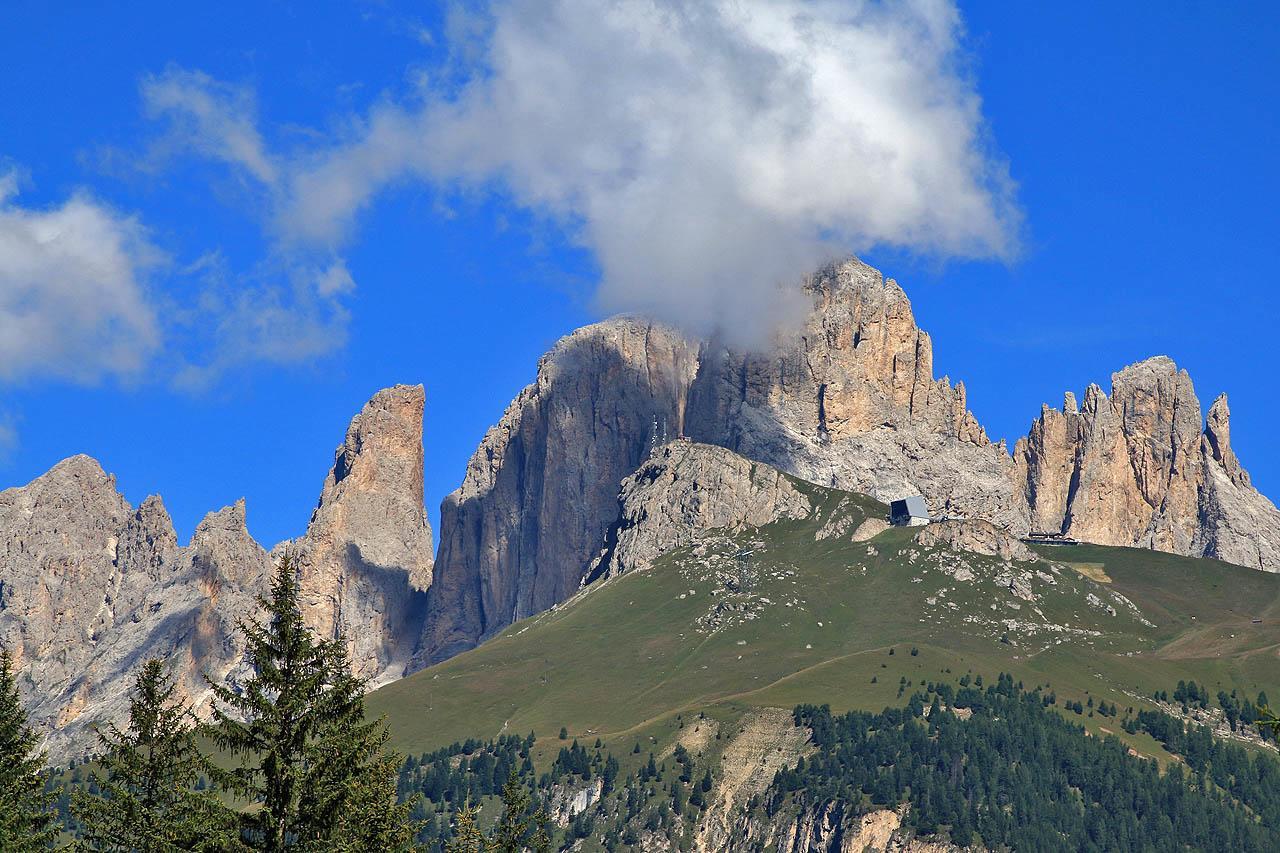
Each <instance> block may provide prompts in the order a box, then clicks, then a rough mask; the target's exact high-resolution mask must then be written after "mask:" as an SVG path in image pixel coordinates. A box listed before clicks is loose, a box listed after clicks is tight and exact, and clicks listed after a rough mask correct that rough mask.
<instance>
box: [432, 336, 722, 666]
mask: <svg viewBox="0 0 1280 853" xmlns="http://www.w3.org/2000/svg"><path fill="white" fill-rule="evenodd" d="M696 367H697V350H696V348H694V347H693V346H692V345H690V344H689V343H688V342H687V341H685V340H684V339H683V338H682V337H680V336H679V335H678V334H676V333H674V332H672V331H669V330H666V329H664V328H662V327H659V326H654V325H652V324H649V323H644V322H641V321H637V320H632V319H628V318H621V319H616V320H611V321H608V322H605V323H598V324H596V325H593V326H588V327H586V328H584V329H579V330H578V331H576V332H574V333H573V334H571V335H569V336H567V337H565V338H564V339H562V340H561V341H560V342H559V343H557V344H556V345H555V347H554V348H553V349H552V350H551V352H549V353H547V355H545V356H544V357H543V358H542V360H541V361H540V362H539V365H538V376H537V379H536V380H535V381H534V383H533V384H532V385H530V386H528V387H527V388H525V389H524V390H523V391H521V392H520V395H519V396H518V397H516V399H515V400H514V401H513V402H512V403H511V405H510V406H509V407H508V408H507V411H506V413H505V414H504V415H503V416H502V420H500V421H499V422H498V424H497V425H496V426H494V427H493V428H491V429H490V430H489V432H488V433H487V434H486V435H485V437H484V440H483V441H481V443H480V447H479V448H478V449H477V450H476V452H475V455H473V456H472V457H471V461H470V463H469V464H468V466H467V472H466V476H465V477H464V479H463V482H462V485H461V486H460V487H459V488H458V490H457V491H455V492H454V493H453V494H451V495H449V496H448V497H447V498H445V500H444V503H443V504H442V505H441V507H440V550H439V553H438V554H437V555H436V558H437V559H436V566H437V572H436V578H435V584H434V586H433V587H432V590H431V594H430V596H429V599H430V604H429V611H428V616H427V622H426V631H425V633H424V635H423V638H422V648H421V654H420V658H419V664H420V665H421V664H425V663H429V662H432V661H435V660H442V659H443V658H445V657H448V656H450V655H453V654H456V653H457V652H459V651H462V650H464V649H468V648H471V647H472V646H474V645H476V644H477V643H478V642H480V641H481V640H483V639H485V638H487V637H489V636H492V635H493V634H495V633H497V632H498V631H500V630H501V629H502V628H504V627H506V626H507V625H509V624H511V623H512V622H513V621H515V620H517V619H521V618H523V617H525V616H530V615H532V614H534V613H538V612H540V611H542V610H546V609H547V608H549V607H551V606H552V605H553V604H555V603H557V602H559V601H562V600H564V599H565V598H567V597H568V596H569V595H571V594H572V593H573V592H574V590H576V589H577V588H578V583H579V581H580V580H581V578H582V572H583V569H584V568H585V567H586V564H587V561H588V560H589V559H590V558H591V557H592V556H594V555H595V553H596V552H597V551H598V550H599V549H600V545H601V543H602V542H603V541H604V536H605V532H606V531H607V530H608V528H609V525H610V524H611V523H612V522H613V520H614V516H615V514H616V506H617V503H616V502H617V494H618V484H619V483H620V482H621V481H622V478H623V477H625V476H627V475H628V474H630V473H631V472H632V471H634V470H635V469H636V467H637V466H638V465H639V464H640V463H641V462H642V461H643V460H644V459H645V457H646V456H647V455H648V454H649V452H650V450H651V449H652V448H653V447H654V446H655V445H657V444H661V443H663V441H664V440H665V439H666V438H668V437H670V438H673V437H675V436H677V435H679V434H680V433H681V429H682V424H683V422H684V414H685V406H686V398H687V395H688V389H689V384H690V382H691V381H692V379H693V375H694V371H695V369H696Z"/></svg>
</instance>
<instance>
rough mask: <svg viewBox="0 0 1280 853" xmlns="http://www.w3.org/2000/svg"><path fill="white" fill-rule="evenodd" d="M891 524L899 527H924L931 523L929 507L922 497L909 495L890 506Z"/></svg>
mask: <svg viewBox="0 0 1280 853" xmlns="http://www.w3.org/2000/svg"><path fill="white" fill-rule="evenodd" d="M889 523H890V524H892V525H895V526H897V527H922V526H923V525H926V524H928V523H929V506H928V505H927V504H926V503H925V502H924V497H923V496H922V495H908V496H907V497H905V498H902V499H901V500H896V501H894V502H893V503H891V504H889Z"/></svg>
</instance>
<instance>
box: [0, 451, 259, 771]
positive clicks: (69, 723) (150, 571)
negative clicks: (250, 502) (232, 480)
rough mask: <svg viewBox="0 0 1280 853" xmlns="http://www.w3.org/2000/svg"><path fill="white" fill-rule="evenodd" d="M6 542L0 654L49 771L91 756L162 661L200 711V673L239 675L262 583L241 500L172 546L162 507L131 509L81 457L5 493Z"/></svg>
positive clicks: (0, 496)
mask: <svg viewBox="0 0 1280 853" xmlns="http://www.w3.org/2000/svg"><path fill="white" fill-rule="evenodd" d="M0 536H3V537H4V545H3V546H2V547H3V549H4V552H5V555H6V559H5V574H4V579H3V582H2V585H3V587H4V593H3V606H2V607H0V644H3V646H4V647H5V648H8V649H10V650H11V653H12V654H13V655H14V657H15V661H16V662H17V670H18V674H19V679H18V681H19V690H20V691H21V693H22V695H23V698H24V700H25V703H26V707H27V709H28V713H29V715H30V719H31V722H32V724H33V725H34V726H35V727H36V728H37V730H39V731H42V732H43V733H45V734H46V735H47V739H46V746H47V748H48V750H49V753H50V756H51V757H52V758H53V759H55V760H60V759H63V758H66V757H68V756H71V755H75V754H77V753H82V752H84V751H86V750H89V749H92V748H93V746H94V745H95V736H94V734H93V727H94V725H95V724H97V723H99V722H101V721H103V720H108V719H111V720H118V719H120V718H121V717H122V716H123V715H124V714H125V713H127V710H128V688H129V686H130V683H131V681H132V678H133V675H134V673H135V672H136V670H137V668H138V667H139V666H140V665H141V664H142V662H143V661H145V660H147V659H148V658H152V657H158V658H161V659H164V660H166V661H167V662H169V664H170V666H171V667H172V668H173V670H174V674H175V677H176V681H177V684H178V687H179V690H180V691H181V692H182V694H183V695H184V696H185V697H187V698H188V699H190V700H191V701H193V702H195V703H196V704H197V705H198V706H199V705H201V703H202V702H203V700H204V698H205V697H206V695H207V691H208V686H207V683H206V682H205V680H204V677H203V673H205V672H207V673H209V675H210V676H211V677H212V678H215V679H221V678H225V677H228V676H232V675H233V670H235V669H236V667H237V666H242V662H241V658H242V656H243V651H244V650H243V644H242V643H241V641H240V639H239V637H238V635H237V632H236V631H235V622H236V619H238V618H241V617H244V616H251V615H252V613H253V601H254V595H255V594H256V593H257V592H259V591H262V580H263V579H264V578H265V577H267V573H268V572H269V562H268V560H267V555H266V552H264V551H263V550H262V548H261V547H259V546H258V545H257V543H255V542H254V541H253V540H252V538H251V537H250V536H249V533H248V531H247V530H246V528H245V518H244V504H243V502H240V503H237V504H236V505H235V506H232V507H227V508H225V509H223V510H222V511H220V512H217V513H213V514H210V515H209V516H208V517H207V518H206V519H205V520H204V521H203V522H201V524H200V525H199V526H198V527H197V529H196V533H195V535H194V536H193V537H192V541H191V544H190V545H189V546H187V547H186V548H178V547H177V539H176V536H175V534H174V531H173V525H172V523H171V522H170V520H169V515H168V513H167V512H166V511H165V509H164V504H163V503H162V502H161V501H160V499H159V498H158V497H154V496H153V497H149V498H147V499H146V500H145V501H144V502H143V503H142V505H141V506H140V507H139V508H138V509H137V510H131V509H130V507H129V505H128V503H127V502H126V501H125V500H124V498H123V497H122V496H121V495H120V494H119V493H118V492H117V491H116V489H115V479H114V478H113V477H111V476H109V475H107V474H106V473H105V472H103V470H102V468H101V466H100V465H98V463H97V462H96V461H94V460H93V459H90V458H89V457H87V456H77V457H72V458H71V459H68V460H65V461H64V462H61V463H59V464H58V465H56V466H54V467H53V468H52V469H51V470H50V471H49V472H48V473H47V474H45V475H43V476H41V477H39V478H37V479H36V480H34V481H33V482H32V483H30V484H29V485H27V486H25V487H22V488H17V489H9V490H7V491H5V492H3V493H0Z"/></svg>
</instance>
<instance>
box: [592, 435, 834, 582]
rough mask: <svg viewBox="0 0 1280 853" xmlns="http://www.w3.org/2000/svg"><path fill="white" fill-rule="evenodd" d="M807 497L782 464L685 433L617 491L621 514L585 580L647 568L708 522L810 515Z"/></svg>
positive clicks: (713, 525)
mask: <svg viewBox="0 0 1280 853" xmlns="http://www.w3.org/2000/svg"><path fill="white" fill-rule="evenodd" d="M811 510H812V507H811V505H810V503H809V499H808V498H807V497H805V496H804V494H803V493H802V492H800V490H799V489H797V488H796V487H795V485H794V484H793V483H792V482H791V481H790V480H789V479H787V477H786V476H785V475H783V474H782V473H781V472H780V471H778V470H777V469H776V468H772V467H770V466H768V465H765V464H762V463H759V462H752V461H751V460H749V459H744V458H743V457H741V456H739V455H737V454H736V453H733V452H732V451H729V450H726V449H724V448H722V447H714V446H712V445H709V444H696V443H694V442H691V441H688V440H685V439H680V440H677V441H673V442H671V443H670V444H666V445H664V446H662V447H661V448H659V449H658V450H656V451H655V452H654V454H653V456H651V457H650V458H649V459H648V460H646V461H645V462H644V463H643V464H642V465H641V466H640V468H639V469H638V470H637V471H636V472H635V473H634V474H632V475H631V476H629V477H627V478H626V479H625V480H623V481H622V488H621V490H620V491H619V493H618V520H617V522H615V524H614V526H613V528H612V529H611V530H610V532H609V536H608V541H607V545H606V547H605V549H604V550H603V551H602V552H601V554H600V556H599V557H597V558H596V559H595V561H593V563H592V565H591V567H590V569H589V570H588V573H587V575H586V577H585V578H584V582H587V583H590V582H592V581H594V580H596V579H598V578H602V577H613V576H615V575H619V574H622V573H624V572H629V571H634V570H636V569H644V568H647V567H648V566H649V565H650V564H651V562H652V561H653V560H654V559H655V558H656V557H658V556H659V555H661V554H663V553H666V552H667V551H670V550H672V549H674V548H679V547H680V546H682V545H687V544H689V543H691V542H693V541H694V540H695V539H696V537H697V536H698V534H699V533H702V532H705V531H709V530H740V529H742V528H744V527H760V526H763V525H765V524H769V523H771V522H774V521H778V520H780V519H785V518H804V517H805V516H807V515H808V514H809V512H810V511H811Z"/></svg>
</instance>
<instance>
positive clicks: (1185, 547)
mask: <svg viewBox="0 0 1280 853" xmlns="http://www.w3.org/2000/svg"><path fill="white" fill-rule="evenodd" d="M1111 383H1112V391H1111V396H1110V397H1108V396H1107V395H1106V394H1105V393H1104V392H1103V390H1102V389H1101V388H1099V387H1098V386H1097V385H1090V386H1089V388H1088V389H1087V390H1086V391H1085V395H1084V404H1083V406H1081V407H1079V408H1077V407H1076V405H1075V398H1074V396H1072V395H1068V398H1067V400H1066V401H1065V403H1064V405H1063V408H1062V410H1061V411H1059V410H1057V409H1052V408H1049V407H1048V406H1046V407H1045V408H1044V410H1043V411H1042V412H1041V415H1040V417H1039V418H1038V419H1037V420H1036V421H1035V422H1034V423H1033V424H1032V427H1031V431H1030V433H1029V435H1028V436H1027V437H1026V438H1025V439H1022V440H1020V441H1019V442H1018V444H1017V446H1016V447H1015V448H1014V453H1013V456H1014V464H1015V466H1016V470H1017V474H1016V477H1017V481H1018V484H1019V486H1020V487H1021V488H1022V489H1023V494H1024V499H1025V501H1026V503H1027V505H1028V508H1029V512H1030V520H1031V526H1032V528H1034V529H1036V530H1044V531H1051V532H1061V533H1066V534H1069V535H1071V536H1073V537H1075V538H1077V539H1080V540H1083V541H1087V542H1095V543H1098V544H1104V545H1133V546H1139V547H1145V548H1154V549H1157V550H1160V551H1168V552H1171V553H1175V554H1184V555H1196V556H1208V557H1217V558H1219V559H1222V560H1227V561H1229V562H1233V563H1238V564H1240V565H1246V566H1252V567H1254V568H1258V569H1263V570H1266V571H1280V512H1277V510H1276V508H1275V506H1274V505H1273V504H1272V503H1271V502H1270V501H1268V500H1267V499H1266V498H1265V497H1263V496H1262V495H1261V494H1259V493H1258V492H1257V491H1256V490H1255V489H1254V488H1253V487H1252V486H1251V484H1250V481H1249V475H1248V474H1247V473H1246V472H1245V471H1244V469H1243V468H1242V467H1241V465H1240V462H1239V460H1238V459H1237V458H1236V455H1235V452H1234V451H1233V450H1232V449H1231V438H1230V436H1231V432H1230V411H1229V409H1228V408H1227V400H1226V397H1225V396H1222V397H1219V398H1218V399H1217V401H1215V402H1214V404H1213V406H1212V407H1211V408H1210V411H1209V416H1208V419H1207V421H1206V420H1202V418H1201V409H1200V401H1199V400H1198V399H1197V397H1196V394H1195V389H1194V387H1193V386H1192V383H1191V378H1190V376H1188V375H1187V372H1186V371H1185V370H1179V369H1178V368H1177V366H1176V365H1175V364H1174V363H1173V362H1172V361H1171V360H1170V359H1168V358H1165V357H1163V356H1159V357H1156V358H1151V359H1148V360H1146V361H1143V362H1139V363H1138V364H1134V365H1131V366H1129V367H1126V368H1125V369H1124V370H1122V371H1120V372H1119V373H1116V374H1115V375H1113V376H1112V377H1111Z"/></svg>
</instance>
